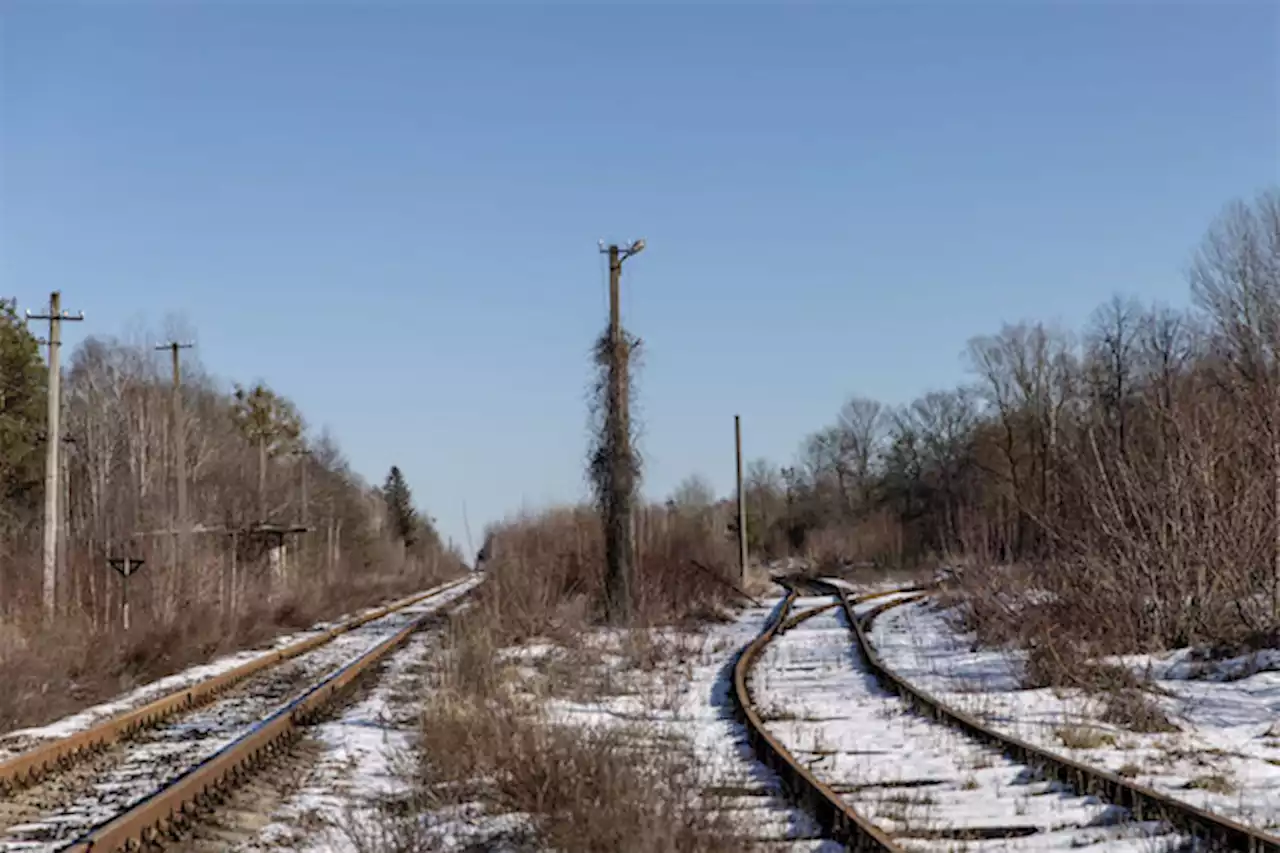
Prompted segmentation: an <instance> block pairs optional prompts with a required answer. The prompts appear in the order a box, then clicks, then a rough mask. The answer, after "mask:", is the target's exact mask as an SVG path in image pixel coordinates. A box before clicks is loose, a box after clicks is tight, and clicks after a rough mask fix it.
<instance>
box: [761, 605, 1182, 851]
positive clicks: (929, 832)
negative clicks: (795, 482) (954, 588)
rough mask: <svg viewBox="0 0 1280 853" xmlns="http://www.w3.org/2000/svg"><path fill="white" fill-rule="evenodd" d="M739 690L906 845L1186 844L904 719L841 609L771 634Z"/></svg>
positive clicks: (911, 716) (772, 727)
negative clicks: (969, 837) (983, 838)
mask: <svg viewBox="0 0 1280 853" xmlns="http://www.w3.org/2000/svg"><path fill="white" fill-rule="evenodd" d="M879 603H880V602H874V603H872V602H868V604H867V606H868V607H874V606H877V605H878V604H879ZM751 691H752V694H753V697H754V698H755V700H756V702H757V707H758V708H759V709H760V712H761V715H762V717H763V719H764V720H765V725H766V727H767V728H768V729H769V731H770V732H771V733H772V734H774V735H775V736H776V737H778V739H779V740H781V741H782V742H783V743H784V744H785V745H786V746H787V748H788V750H790V751H791V753H792V754H793V755H794V756H795V757H796V758H797V759H799V760H800V761H801V762H802V763H804V764H805V765H807V766H808V768H809V770H810V771H811V772H812V773H814V774H815V775H816V776H818V777H819V778H821V779H822V780H823V781H824V782H826V783H827V784H829V785H831V786H832V787H833V788H834V789H835V790H836V791H837V792H838V793H840V794H841V795H842V796H843V798H844V799H845V800H846V801H847V802H848V803H849V804H850V805H852V806H853V808H854V809H855V810H856V811H857V812H858V813H859V814H861V815H862V816H863V817H865V818H867V819H868V820H870V821H871V822H872V823H875V824H876V825H877V826H879V827H880V828H881V829H883V830H885V831H886V832H888V833H889V834H890V835H891V836H893V837H894V838H895V839H896V840H897V841H898V842H899V843H900V844H902V845H903V846H906V847H907V848H908V849H919V850H940V851H942V850H957V849H969V845H967V844H965V843H964V842H962V841H961V840H960V839H958V838H955V837H951V834H953V833H956V832H974V831H979V832H980V831H983V830H985V831H989V832H993V833H1007V832H1010V831H1012V832H1019V831H1021V832H1026V833H1027V834H1026V835H1025V836H1023V837H1012V838H1002V839H999V841H998V842H994V843H993V842H992V841H988V842H984V843H982V844H981V845H979V846H981V848H982V849H1002V850H1067V849H1072V848H1075V847H1082V846H1086V845H1087V846H1090V847H1091V848H1093V849H1099V850H1106V851H1113V850H1140V849H1143V850H1150V849H1160V848H1161V847H1163V846H1164V845H1165V844H1166V843H1168V842H1174V843H1180V842H1183V841H1185V840H1186V839H1185V838H1179V837H1177V836H1175V835H1173V834H1172V833H1171V832H1170V831H1169V828H1168V827H1165V826H1162V825H1160V824H1154V823H1145V822H1135V821H1132V820H1131V819H1129V816H1128V814H1127V813H1126V812H1124V811H1123V810H1121V809H1116V808H1114V807H1111V806H1109V805H1107V804H1106V803H1103V802H1100V801H1099V800H1097V799H1096V798H1092V797H1079V796H1075V795H1073V794H1071V793H1070V791H1069V790H1068V789H1067V788H1065V786H1062V785H1060V784H1058V783H1053V782H1047V781H1044V780H1042V779H1040V778H1038V777H1037V776H1036V774H1035V773H1034V772H1032V771H1031V769H1030V768H1028V767H1026V766H1024V765H1021V764H1018V763H1016V762H1013V761H1010V760H1009V759H1007V758H1005V757H1004V756H1003V755H1001V754H1000V752H999V751H998V750H995V749H992V748H991V747H988V746H986V745H984V744H981V743H977V742H974V741H972V740H970V739H968V738H966V737H965V736H963V735H961V734H959V733H957V732H955V731H954V730H953V729H951V728H949V727H947V726H944V725H942V724H940V723H938V722H935V721H934V720H932V719H929V718H927V717H924V716H921V715H919V714H916V713H914V712H912V711H910V709H909V708H908V707H907V706H906V705H905V703H903V701H902V700H901V699H900V698H899V697H898V696H897V695H896V694H893V693H889V692H887V691H885V690H884V689H882V688H881V687H880V686H879V684H878V683H877V682H876V680H875V679H874V678H873V677H872V676H871V674H870V672H869V671H868V670H867V669H866V667H865V666H864V664H863V663H862V660H861V658H860V656H858V655H857V653H856V651H855V649H854V646H853V643H852V640H851V636H850V633H849V629H848V624H847V622H846V620H845V616H844V613H843V611H841V610H828V611H827V612H825V613H822V614H821V615H818V616H815V617H813V618H811V619H808V620H806V621H805V622H802V623H800V624H799V625H797V626H796V627H795V628H793V629H791V630H790V631H787V632H786V633H784V634H782V635H780V636H779V637H776V638H775V639H774V640H773V642H772V643H770V644H769V645H768V646H766V648H765V650H764V652H763V653H762V655H761V657H760V659H759V660H758V661H757V662H756V666H755V667H754V669H753V671H752V678H751ZM1150 845H1155V846H1154V847H1153V846H1150Z"/></svg>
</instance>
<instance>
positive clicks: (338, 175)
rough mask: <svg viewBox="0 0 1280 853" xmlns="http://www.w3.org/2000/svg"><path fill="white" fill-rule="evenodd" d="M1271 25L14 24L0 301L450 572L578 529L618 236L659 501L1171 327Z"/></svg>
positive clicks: (1276, 37)
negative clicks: (247, 438) (15, 301)
mask: <svg viewBox="0 0 1280 853" xmlns="http://www.w3.org/2000/svg"><path fill="white" fill-rule="evenodd" d="M1278 56H1280V13H1278V12H1277V7H1276V6H1275V5H1274V4H1269V3H1243V2H1234V3H1233V2H1223V3H1217V4H1209V3H1204V4H1200V5H1192V4H1175V3H1154V2H1146V3H1133V4H1125V5H1120V4H1112V3H1104V2H1097V1H1096V0H1091V2H1084V1H1083V0H1082V2H1079V3H1054V4H1048V3H1034V2H1032V3H1022V4H1014V3H1008V2H1003V3H991V4H986V5H984V4H979V3H958V2H953V3H939V4H935V5H927V4H919V3H917V4H894V5H892V6H890V5H887V4H886V5H870V4H859V3H849V4H841V5H838V6H837V5H834V4H832V5H806V4H797V3H791V4H772V5H770V4H762V3H751V4H748V3H743V4H738V5H732V4H728V3H717V4H708V5H701V6H676V5H673V4H648V5H639V4H637V5H631V6H624V5H621V4H617V3H609V4H605V3H601V4H595V5H589V4H576V5H570V4H561V5H547V6H542V7H538V6H536V5H535V4H529V3H525V4H520V5H508V6H501V5H496V4H489V3H484V4H479V3H477V4H469V5H467V6H463V5H461V4H459V5H440V4H428V3H417V4H414V3H408V2H402V3H375V4H356V3H317V4H305V5H304V4H301V3H288V2H274V3H272V2H252V3H251V2H241V3H213V2H207V3H191V2H188V3H177V2H174V3H163V4H162V3H159V2H155V3H144V2H129V3H113V2H101V3H96V4H91V3H75V4H72V3H60V2H49V0H45V2H40V3H36V2H25V3H24V2H13V0H9V2H6V3H5V4H4V5H3V6H2V7H0V291H3V292H4V293H5V294H11V295H16V296H17V297H18V298H19V300H20V303H21V305H22V306H23V307H38V306H39V305H41V304H42V303H43V302H44V301H45V300H46V299H47V293H48V292H49V291H50V290H51V289H54V288H61V289H62V291H63V292H64V298H65V301H66V305H67V307H69V308H71V309H73V310H83V311H84V312H85V314H86V316H87V320H86V322H84V323H82V324H76V326H75V327H74V328H72V329H71V330H69V336H70V337H71V338H73V339H75V338H79V337H81V336H83V335H86V334H103V333H105V334H122V333H127V332H128V331H129V329H130V328H136V327H138V326H139V325H147V324H149V325H150V326H151V327H152V328H157V329H159V328H161V327H162V324H163V321H164V318H165V316H166V315H168V314H176V315H181V316H182V317H184V318H185V319H186V320H187V321H188V322H189V323H190V324H191V325H193V326H194V327H195V328H196V330H197V331H198V340H199V353H200V357H201V359H202V360H203V361H204V363H205V364H206V365H207V366H208V368H209V369H210V370H212V371H213V372H215V373H216V374H218V375H220V376H223V377H226V378H227V379H232V378H235V379H240V380H252V379H256V378H261V379H264V380H266V381H267V382H269V383H270V384H271V385H273V386H275V387H276V388H278V389H279V390H280V391H282V392H284V393H286V394H288V395H289V396H291V397H293V398H294V399H295V400H296V401H297V402H298V403H299V405H300V406H301V408H302V409H303V411H304V412H305V413H306V415H307V416H308V418H309V420H310V421H311V423H313V424H314V425H316V426H321V425H328V426H329V427H330V428H331V429H332V430H333V432H334V433H335V434H336V435H337V437H338V438H339V439H340V441H341V443H342V445H343V446H344V448H345V449H346V451H347V453H348V455H349V456H350V458H351V460H352V462H353V464H354V466H355V467H356V468H357V470H359V471H360V472H361V473H363V474H364V475H366V476H367V477H369V478H370V479H372V480H375V481H377V480H380V479H381V478H382V476H383V474H384V473H385V471H386V469H387V468H388V467H389V466H390V465H391V464H393V463H396V464H399V465H400V466H401V467H402V468H403V469H404V470H405V472H406V474H407V476H408V477H409V481H410V484H411V485H412V486H413V488H414V489H415V493H416V496H417V497H418V499H419V502H420V503H421V504H422V505H423V506H424V507H426V508H427V509H428V510H429V511H430V512H431V513H433V514H434V515H435V516H437V518H438V519H439V520H440V524H441V526H442V528H443V530H444V532H445V533H446V534H447V535H451V536H453V537H454V538H456V539H458V540H463V539H464V538H465V529H464V524H463V506H464V502H465V505H466V507H467V511H468V515H469V519H470V525H471V528H472V532H473V534H474V535H475V536H476V537H478V536H479V532H480V528H481V526H482V525H483V524H484V523H485V522H486V521H489V520H493V519H495V518H499V517H501V516H502V515H504V514H505V513H507V512H508V511H512V510H516V509H518V508H520V507H521V505H522V504H523V505H526V506H529V507H536V506H539V505H542V504H546V503H548V502H551V501H558V500H573V499H576V498H578V497H580V496H582V495H584V494H585V486H584V484H583V479H582V467H583V466H582V459H583V454H584V447H585V441H586V435H585V418H586V415H585V404H584V399H585V389H586V385H587V382H588V378H589V371H588V366H587V352H588V349H589V346H590V343H591V340H592V338H593V336H594V335H595V334H596V333H597V332H598V331H599V329H600V328H601V326H602V324H603V323H604V321H605V316H606V314H605V312H606V301H605V300H606V295H605V294H606V273H605V266H604V262H603V260H602V258H601V257H600V256H599V254H598V252H597V249H596V241H597V240H598V239H600V238H605V239H613V240H618V241H622V240H626V239H629V238H635V237H640V236H643V237H644V238H646V240H647V242H648V249H647V250H646V251H645V252H644V253H643V254H642V255H640V256H638V257H636V258H635V259H634V260H632V261H629V262H628V264H627V266H626V268H625V275H624V282H623V287H624V312H625V317H626V321H627V323H628V324H629V325H630V326H631V327H632V328H633V330H634V331H636V332H637V333H639V334H640V335H641V336H642V337H643V338H644V340H645V344H646V347H647V350H648V353H647V356H646V360H645V366H644V371H643V374H642V375H641V377H640V378H639V383H638V391H639V394H640V399H639V409H640V414H641V416H642V418H643V422H644V426H645V439H644V450H645V453H646V455H647V457H648V465H649V467H648V482H647V486H646V488H647V490H648V491H649V492H650V493H652V494H654V495H658V496H661V495H664V494H666V493H667V492H669V491H670V490H671V489H672V488H673V487H674V486H675V485H676V483H677V482H678V481H679V480H680V479H681V478H682V477H684V476H685V475H687V474H690V473H693V472H699V473H702V474H703V475H705V476H707V477H709V478H710V479H711V481H712V482H713V483H714V484H715V485H716V486H717V487H718V488H719V489H720V490H721V491H722V492H727V491H728V490H729V489H730V488H731V485H732V476H733V456H732V453H733V446H732V420H733V415H734V413H741V415H742V416H743V425H744V426H743V431H744V442H745V444H746V449H747V452H748V454H749V455H751V456H757V455H766V456H769V457H772V458H774V459H775V460H777V461H780V462H785V461H787V460H788V459H789V458H790V457H791V455H792V453H793V452H794V450H795V448H796V446H797V445H798V443H799V441H800V440H801V439H802V437H803V436H804V434H805V433H806V432H809V431H811V430H812V429H814V428H816V427H818V426H820V425H822V424H823V423H824V422H825V421H827V420H828V419H829V418H831V417H832V415H833V414H834V412H835V411H836V409H837V408H838V407H839V405H840V403H841V401H842V400H843V399H844V398H845V397H846V396H847V395H849V394H851V393H861V394H866V395H869V396H873V397H878V398H881V399H883V400H885V401H887V402H892V403H898V402H905V401H908V400H909V399H911V398H912V397H914V396H916V395H917V394H920V393H922V392H924V391H926V390H928V389H930V388H934V387H944V386H950V385H954V384H955V383H956V382H958V381H960V380H962V379H964V370H963V365H962V362H961V360H960V357H959V353H960V352H961V350H962V348H963V347H964V344H965V341H966V340H967V339H968V338H969V337H970V336H972V335H975V334H979V333H983V332H988V331H993V330H995V329H997V328H998V327H999V324H1000V323H1001V322H1002V321H1004V320H1009V321H1014V320H1018V319H1022V318H1035V319H1045V320H1051V321H1058V322H1061V323H1063V324H1064V325H1067V326H1071V327H1076V326H1078V325H1080V323H1081V322H1082V321H1083V320H1084V318H1086V317H1087V315H1088V314H1089V313H1090V312H1091V311H1092V309H1093V308H1094V307H1095V306H1096V305H1097V304H1098V303H1100V302H1102V301H1104V300H1105V299H1107V298H1108V297H1109V296H1110V295H1111V294H1112V293H1115V292H1123V293H1131V294H1134V295H1137V296H1139V297H1142V298H1145V299H1163V300H1166V301H1169V302H1172V303H1175V304H1181V303H1184V302H1185V301H1186V287H1185V284H1184V279H1183V270H1184V268H1185V265H1186V262H1187V260H1188V258H1189V256H1190V253H1191V251H1192V250H1193V249H1194V247H1195V244H1196V242H1197V241H1198V240H1199V238H1200V236H1201V235H1202V233H1203V231H1204V229H1205V228H1206V226H1207V225H1208V224H1209V222H1210V221H1211V219H1212V218H1213V217H1214V216H1215V215H1216V214H1217V213H1218V212H1219V211H1220V209H1221V208H1222V206H1223V205H1224V204H1225V203H1226V202H1227V201H1228V200H1230V199H1232V198H1234V197H1240V196H1251V195H1252V194H1253V193H1254V192H1256V191H1257V190H1259V189H1261V188H1262V187H1264V186H1266V185H1269V184H1273V183H1275V182H1276V181H1277V177H1278V174H1277V172H1278V165H1280V161H1278V159H1277V158H1278V155H1280V100H1278V95H1280V88H1278V86H1280V84H1278V70H1280V69H1278V67H1277V57H1278Z"/></svg>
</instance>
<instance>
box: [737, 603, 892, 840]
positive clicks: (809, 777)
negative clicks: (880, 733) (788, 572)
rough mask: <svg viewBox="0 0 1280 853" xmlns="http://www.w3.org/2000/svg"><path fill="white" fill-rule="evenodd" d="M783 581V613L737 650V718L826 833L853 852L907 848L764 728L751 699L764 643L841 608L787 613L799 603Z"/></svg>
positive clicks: (757, 750) (764, 759)
mask: <svg viewBox="0 0 1280 853" xmlns="http://www.w3.org/2000/svg"><path fill="white" fill-rule="evenodd" d="M778 582H779V583H782V584H783V585H784V586H787V588H788V591H787V597H786V598H785V599H783V601H782V604H781V605H780V606H779V608H778V612H777V613H776V614H775V616H774V617H773V619H772V620H770V622H769V624H768V626H766V628H765V629H764V631H762V632H761V633H760V635H759V636H757V637H756V638H755V639H754V640H752V641H751V642H750V643H748V644H747V645H746V646H745V647H744V648H743V649H742V651H741V652H739V653H738V658H737V660H736V661H735V662H734V665H733V691H732V692H731V695H732V697H733V701H734V709H735V712H736V713H737V716H738V720H739V722H741V723H742V724H743V725H744V726H745V727H746V729H747V741H748V742H749V743H750V744H751V748H752V749H753V750H754V751H755V754H756V757H757V758H759V759H760V761H761V762H763V763H764V764H765V765H766V766H767V767H768V768H769V769H771V770H772V771H773V772H775V773H777V774H778V777H779V778H780V779H781V780H782V784H783V787H784V788H785V789H786V792H787V795H788V797H789V798H790V799H791V800H792V801H793V802H794V803H795V804H796V805H798V806H799V807H800V808H802V809H804V810H805V811H807V812H809V814H811V815H812V816H813V817H814V818H815V819H816V820H817V822H818V825H819V826H821V827H822V831H823V832H824V833H825V834H826V836H827V837H829V838H831V839H834V840H836V841H839V842H840V843H842V844H844V845H845V846H846V847H847V848H849V849H850V850H856V851H873V850H874V851H881V853H901V850H902V848H900V847H898V846H897V845H896V844H894V843H893V841H892V840H891V839H890V838H889V836H888V835H887V834H886V833H885V832H884V831H883V830H880V829H879V828H877V827H876V826H875V825H874V824H872V823H871V822H870V821H868V820H867V819H866V818H864V817H862V816H861V815H859V814H858V813H857V812H856V811H854V810H853V808H852V807H851V806H849V804H848V803H846V802H845V801H844V800H843V799H842V798H841V797H840V795H839V794H837V793H836V792H835V791H834V790H832V789H831V787H830V786H828V785H827V784H826V783H824V782H823V781H822V780H820V779H818V778H817V777H816V776H814V775H813V774H812V773H810V772H809V770H808V769H807V768H806V767H804V766H802V765H801V764H800V762H799V761H797V760H796V758H795V756H793V755H792V754H791V753H790V751H788V750H787V748H786V747H785V746H783V745H782V743H781V742H780V741H778V740H777V738H775V737H774V736H773V735H771V734H769V732H768V731H767V730H766V729H765V726H764V721H763V720H761V719H760V714H759V712H758V711H757V710H756V708H755V705H754V703H753V702H752V700H751V694H750V691H749V690H748V686H747V677H748V675H749V674H750V671H751V667H752V665H753V664H754V663H755V661H756V659H757V658H758V657H759V656H760V653H761V652H762V651H763V650H764V648H765V646H767V645H768V644H769V642H770V641H771V640H772V639H773V638H774V637H775V636H777V635H778V634H780V633H782V632H784V631H787V630H789V629H791V628H793V627H795V626H796V625H798V624H799V623H801V622H803V621H804V620H805V619H808V618H810V617H812V616H816V615H817V614H819V613H824V612H826V611H827V610H830V609H831V608H832V607H836V606H838V603H837V602H834V601H833V602H832V603H831V604H829V605H825V606H820V607H815V608H813V609H811V610H806V611H803V612H801V613H799V614H796V615H794V616H791V617H788V612H789V611H790V610H791V607H792V605H793V604H794V603H795V600H796V598H797V595H798V594H797V592H796V590H795V588H794V587H790V586H789V585H787V582H786V581H785V580H779V581H778ZM898 592H901V590H889V591H887V592H879V593H875V594H873V595H868V596H866V597H862V598H859V599H858V600H859V602H862V601H872V600H875V599H878V598H883V597H885V596H887V595H893V594H895V593H898ZM842 598H843V597H842Z"/></svg>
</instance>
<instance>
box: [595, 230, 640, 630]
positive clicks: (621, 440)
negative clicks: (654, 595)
mask: <svg viewBox="0 0 1280 853" xmlns="http://www.w3.org/2000/svg"><path fill="white" fill-rule="evenodd" d="M600 250H601V251H602V252H607V253H608V255H609V342H610V358H609V388H608V400H607V403H606V409H605V432H606V439H605V440H606V444H607V448H608V454H609V460H608V462H609V468H610V473H609V486H610V489H609V490H610V494H608V495H606V496H605V501H604V502H605V520H604V521H605V532H604V535H605V561H606V602H605V603H606V608H607V611H608V618H609V621H610V622H613V623H614V624H626V623H628V622H629V621H630V620H631V580H632V574H633V566H632V564H633V562H634V556H635V548H634V545H635V543H634V537H633V536H632V533H633V531H632V517H631V505H632V501H633V500H634V497H635V495H634V491H635V469H634V465H633V460H632V454H631V424H630V414H629V412H628V408H629V401H628V381H627V360H628V359H627V349H628V348H627V342H626V340H625V336H624V332H623V329H622V309H621V295H620V290H621V279H622V262H623V261H625V260H626V259H627V258H629V257H631V256H632V255H635V254H638V253H639V252H641V251H643V250H644V240H636V241H635V242H634V243H632V244H631V245H630V246H627V247H626V248H624V249H619V248H618V247H617V246H616V245H611V246H609V247H608V248H607V249H606V248H605V247H604V246H603V244H602V245H601V247H600Z"/></svg>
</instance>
